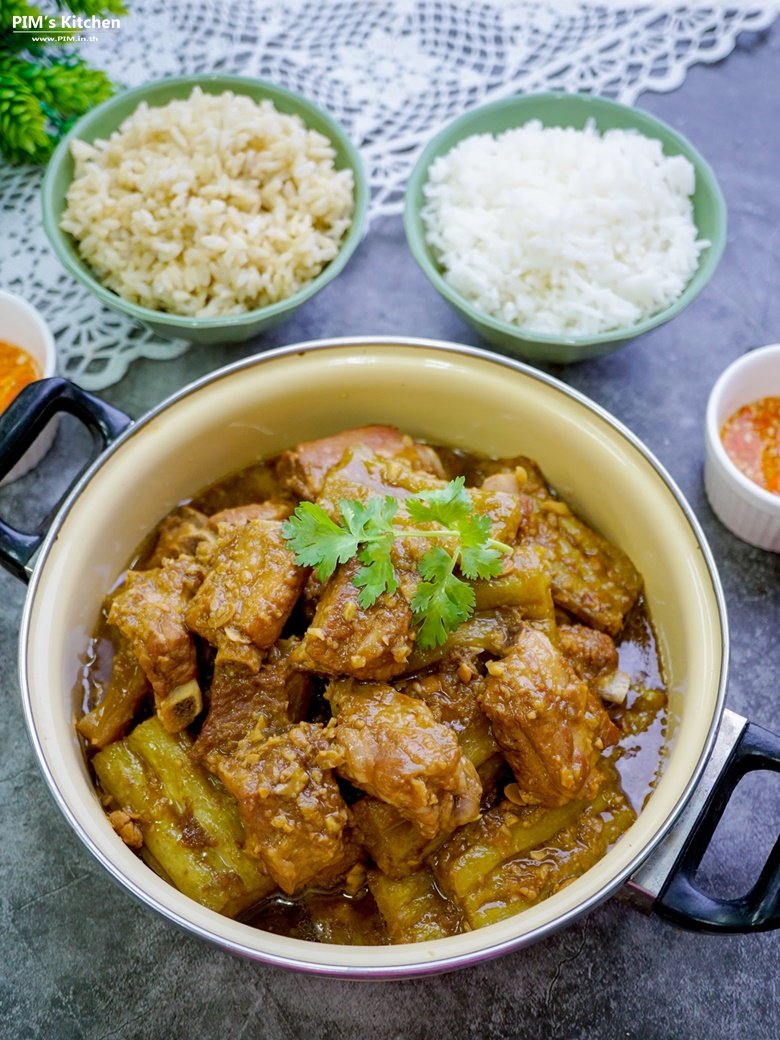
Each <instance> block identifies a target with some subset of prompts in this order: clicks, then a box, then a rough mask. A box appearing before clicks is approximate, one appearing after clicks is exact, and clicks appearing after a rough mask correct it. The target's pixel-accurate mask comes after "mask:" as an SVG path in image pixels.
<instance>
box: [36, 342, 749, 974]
mask: <svg viewBox="0 0 780 1040" xmlns="http://www.w3.org/2000/svg"><path fill="white" fill-rule="evenodd" d="M372 346H374V347H393V346H400V347H411V348H422V349H425V350H433V351H441V352H442V353H446V354H455V355H465V356H468V357H472V358H475V359H478V360H480V361H484V362H490V363H492V364H495V365H499V366H503V367H505V368H509V369H511V370H514V371H517V372H519V373H521V374H523V375H525V376H530V377H532V378H533V379H536V380H538V381H539V382H541V383H544V384H546V385H547V386H549V387H551V388H553V389H555V390H557V391H559V392H561V393H563V394H565V395H566V396H568V397H570V398H572V399H573V400H574V401H576V402H577V403H579V404H580V405H582V406H584V407H585V408H586V409H588V410H589V411H591V412H593V413H594V414H595V415H597V416H598V417H599V418H600V419H602V420H603V421H605V422H606V423H607V424H608V425H610V426H611V427H612V428H613V429H614V430H615V431H616V432H617V433H619V434H620V435H621V436H622V437H624V438H625V439H626V440H627V441H628V442H629V443H630V445H631V446H632V447H633V448H634V449H635V450H636V451H638V452H639V453H640V455H641V456H642V457H643V458H644V459H645V460H646V461H647V462H648V463H649V464H650V465H651V467H652V468H653V469H654V470H655V472H656V473H657V474H658V475H659V476H660V477H661V479H662V480H663V482H664V483H665V484H666V486H667V488H668V489H669V491H670V492H671V493H672V496H673V497H674V499H675V501H676V503H677V505H678V507H679V508H680V510H681V511H682V513H683V515H684V517H685V519H686V520H687V522H688V524H689V525H690V527H691V529H692V531H693V534H694V536H695V539H696V542H697V544H698V548H699V550H700V551H701V553H702V556H703V559H704V562H705V565H706V569H707V573H708V575H709V580H710V581H711V583H712V591H713V593H714V598H715V602H716V605H717V611H718V620H719V622H720V634H721V666H720V674H719V678H718V690H717V696H716V698H715V703H714V708H713V712H712V718H711V720H710V723H709V727H708V732H707V735H706V739H705V740H704V742H703V745H702V750H701V753H700V756H699V759H698V761H697V762H696V764H695V766H694V767H693V768H692V770H691V772H690V775H689V778H688V781H687V783H686V784H685V787H684V789H683V791H682V792H681V794H680V796H679V797H678V799H677V801H676V803H675V805H674V807H673V808H672V810H671V811H670V812H669V813H668V815H667V817H666V819H665V821H664V822H663V824H662V825H661V826H660V827H658V829H657V830H656V831H655V833H654V834H653V836H652V838H651V839H650V840H649V841H647V842H645V844H644V845H643V846H642V847H641V849H640V850H639V851H638V852H637V853H636V855H635V856H633V857H632V859H631V860H630V862H629V863H628V864H626V865H625V866H624V867H623V868H622V869H620V870H619V871H618V873H617V874H616V875H615V876H614V877H612V878H611V879H610V880H609V881H608V882H607V883H606V884H605V885H603V886H602V887H601V888H600V889H599V890H598V891H597V892H595V893H594V894H593V895H591V896H589V897H587V898H586V899H584V900H583V901H582V902H581V903H579V904H578V905H577V906H576V907H574V908H572V909H571V910H569V911H566V912H565V913H563V914H561V915H559V916H558V917H557V918H556V919H555V920H554V921H552V922H547V923H545V924H543V925H540V926H539V927H537V928H535V929H533V930H532V931H529V932H525V933H523V934H521V935H518V936H514V937H510V938H509V939H507V940H504V941H502V942H499V943H496V944H495V945H491V946H489V947H487V948H485V949H481V950H477V951H467V952H463V953H459V954H457V953H456V954H453V955H447V956H443V957H441V958H436V959H435V960H432V961H431V962H426V963H417V962H415V963H413V964H390V965H362V966H360V967H359V968H356V967H355V966H354V965H339V964H333V963H324V962H318V961H316V960H309V959H307V957H306V956H305V955H303V956H302V957H301V958H292V957H287V956H281V955H278V954H276V953H273V952H267V951H258V950H256V949H254V948H252V947H249V946H246V945H244V944H242V943H240V942H237V941H234V940H232V939H228V938H224V937H220V936H217V935H215V934H214V933H213V932H212V931H210V930H209V929H207V928H204V927H201V926H200V925H199V924H196V923H195V922H193V921H190V920H188V919H187V918H186V917H185V916H184V915H183V914H180V913H179V912H177V911H176V910H174V909H173V908H172V907H169V906H166V905H164V904H163V903H161V902H160V901H158V900H157V899H156V898H155V897H154V896H153V895H151V894H149V893H147V892H145V891H144V890H143V889H142V888H141V887H140V886H137V885H136V884H135V883H134V882H133V881H132V880H131V879H130V878H128V877H127V876H126V875H125V874H124V873H123V872H122V871H121V869H120V868H119V867H118V866H117V865H116V864H114V863H113V862H112V861H111V860H110V859H109V858H108V857H107V856H105V855H104V854H103V852H102V851H101V850H100V849H99V848H98V847H97V846H96V845H95V843H94V842H93V840H92V839H91V837H90V836H89V835H88V834H87V833H86V832H85V831H84V829H83V828H82V826H81V824H80V822H79V820H78V819H77V817H76V815H75V813H74V812H73V811H72V810H71V808H70V806H69V804H68V802H67V799H66V798H65V797H64V795H63V794H62V793H61V791H60V790H59V787H58V786H57V783H56V781H55V779H54V777H53V774H52V771H51V769H50V767H49V765H48V763H47V759H46V753H45V750H44V747H43V743H42V741H41V739H40V737H39V734H38V732H37V730H36V726H35V721H34V717H33V709H32V700H31V696H30V688H29V685H28V682H27V668H28V654H27V645H28V636H29V630H30V622H31V614H32V608H33V602H34V600H35V596H36V590H37V588H38V585H39V582H40V577H41V574H42V573H43V570H44V568H45V565H46V559H47V556H48V555H49V552H50V550H51V547H52V545H53V544H54V542H55V541H56V540H57V538H58V536H59V531H60V529H61V527H62V525H63V523H64V521H65V519H66V517H67V515H68V513H69V512H70V510H71V508H72V506H73V504H74V502H75V501H76V500H77V499H78V497H79V496H80V494H81V492H82V490H83V489H84V487H85V486H86V485H87V484H88V483H89V482H90V481H91V480H92V479H93V478H94V477H95V475H96V474H97V472H98V471H99V470H100V469H102V468H103V466H105V465H106V464H107V463H108V462H109V460H110V459H111V457H112V456H113V454H114V453H115V452H116V451H118V450H119V449H120V448H121V446H122V445H123V444H124V443H125V442H126V441H128V440H129V439H130V438H132V437H134V436H135V435H136V434H138V433H139V432H140V431H141V430H142V429H143V428H145V427H146V426H147V425H148V424H150V423H151V422H152V421H153V420H154V419H156V418H157V417H158V416H159V415H161V414H162V413H163V412H165V411H166V410H167V409H168V408H169V407H171V406H172V405H174V404H175V403H176V402H178V401H180V400H182V399H184V398H185V397H188V396H189V395H191V394H193V393H196V392H197V391H199V390H201V389H202V388H203V387H205V386H207V385H208V384H211V383H216V382H218V381H219V380H221V379H223V378H227V377H229V376H232V375H233V374H234V373H235V372H237V371H240V370H242V369H245V368H250V367H255V366H257V365H263V364H265V363H267V362H273V361H274V360H276V359H278V358H282V357H289V356H293V355H296V354H298V355H304V354H307V353H311V352H315V351H317V352H319V351H327V350H343V349H344V348H349V347H354V348H367V347H372ZM31 566H32V572H31V574H30V581H29V587H28V591H27V595H26V598H25V602H24V607H23V611H22V617H21V627H20V634H19V664H18V675H19V684H20V690H21V695H22V704H23V710H24V718H25V724H26V727H27V732H28V735H29V739H30V742H31V744H32V747H33V750H34V752H35V755H36V758H37V760H38V766H39V768H40V770H41V773H42V774H43V777H44V780H45V782H46V785H47V787H48V789H49V792H50V793H51V795H52V797H53V798H54V801H55V803H56V804H57V806H58V807H59V809H60V811H61V812H62V814H63V815H64V816H65V818H66V820H67V821H68V823H69V824H70V826H71V827H72V829H73V830H74V831H75V833H76V834H77V835H78V837H79V839H80V840H81V841H82V843H83V844H84V845H85V846H86V847H87V848H88V849H89V851H90V852H91V854H92V855H93V856H94V857H95V858H96V859H97V861H98V862H99V863H100V864H101V865H102V866H103V867H104V869H105V870H107V872H108V873H109V874H110V875H111V877H112V878H113V879H114V880H115V881H116V882H118V883H119V885H120V886H121V887H122V888H123V889H125V891H127V892H129V893H130V894H131V895H132V896H133V897H134V898H135V899H136V900H138V901H139V902H141V903H143V904H144V905H146V906H148V907H150V908H151V909H153V910H155V911H156V912H157V913H158V914H160V915H161V916H162V917H164V918H165V919H166V920H168V921H170V922H171V923H172V924H174V925H176V926H178V927H179V928H181V929H182V930H184V931H186V932H188V933H190V934H194V935H196V936H197V937H199V938H200V939H202V940H204V941H206V942H208V943H209V944H211V945H217V946H219V947H220V948H222V949H225V950H227V951H229V952H232V953H235V954H238V955H240V956H243V957H246V958H249V959H252V960H256V961H260V962H263V963H268V964H273V965H275V966H277V967H283V968H287V969H292V970H295V971H301V972H305V973H308V974H316V975H324V976H331V977H342V978H352V979H374V980H378V979H401V978H411V977H415V976H422V975H429V974H438V973H441V972H446V971H451V970H453V969H455V968H460V967H465V966H467V965H473V964H478V963H481V962H483V961H486V960H490V959H492V958H494V957H498V956H501V955H503V954H505V953H508V952H510V951H511V950H514V949H519V948H521V947H524V946H528V945H531V944H532V943H534V942H537V941H538V940H539V939H541V938H542V937H544V936H545V935H548V934H551V933H552V932H554V931H557V930H558V929H561V928H564V927H566V926H568V925H570V924H572V923H573V922H574V921H575V920H577V919H579V918H580V917H582V916H583V915H585V914H587V913H589V912H590V911H591V910H593V909H594V908H595V907H596V906H598V905H599V904H600V903H602V902H603V901H605V900H606V899H607V898H609V897H610V896H611V895H613V894H614V893H615V892H616V891H617V890H618V889H619V888H621V887H622V885H624V884H625V882H626V881H627V880H628V879H629V878H630V877H631V875H632V874H633V873H634V872H635V871H636V870H637V869H638V867H639V866H640V865H641V864H642V863H644V862H645V861H646V860H647V859H648V858H649V857H650V856H651V855H652V853H653V852H654V851H655V850H656V849H657V848H658V846H659V845H660V844H661V842H662V841H663V840H664V838H665V837H666V836H667V834H668V833H669V831H670V830H671V829H672V827H673V826H674V824H675V822H676V821H677V819H678V818H679V816H680V814H681V812H682V811H683V809H684V808H685V806H686V804H687V803H688V801H689V799H690V797H691V795H692V793H693V791H694V789H695V788H696V786H697V785H698V783H699V780H700V779H701V775H702V773H703V771H704V768H705V766H706V764H707V761H708V759H709V757H710V753H711V751H712V748H713V746H714V743H715V739H716V736H717V732H718V727H719V724H720V720H721V717H722V715H723V709H724V704H725V695H726V686H727V679H728V670H729V632H728V618H727V612H726V603H725V597H724V593H723V589H722V585H721V582H720V578H719V575H718V572H717V568H716V566H715V561H714V558H713V555H712V552H711V550H710V547H709V545H708V543H707V539H706V537H705V535H704V532H703V530H702V528H701V525H700V524H699V521H698V519H697V518H696V516H695V514H694V512H693V509H692V508H691V506H690V505H689V504H688V502H687V500H686V499H685V497H684V495H683V494H682V492H681V491H680V489H679V488H678V487H677V484H676V483H675V481H674V480H673V478H672V477H671V476H670V474H669V473H668V472H667V471H666V469H665V468H664V467H663V465H662V464H661V463H660V462H659V461H658V460H657V459H656V458H655V456H654V455H653V454H652V453H651V452H650V450H649V449H648V448H647V447H646V446H645V445H644V444H643V442H642V441H641V440H640V439H639V438H638V437H637V436H636V435H635V434H634V433H632V432H631V430H629V429H628V427H626V426H625V425H624V424H623V423H622V422H621V421H620V420H619V419H617V418H615V417H614V416H613V415H611V413H609V412H608V411H607V410H606V409H604V408H603V407H602V406H601V405H599V404H597V403H596V402H595V401H592V400H591V399H590V398H588V397H587V396H586V395H585V394H583V393H581V392H580V391H578V390H576V389H574V388H572V387H570V386H568V385H567V384H565V383H564V382H562V381H561V380H559V379H556V378H555V377H554V376H551V375H548V374H547V373H545V372H542V371H539V370H538V369H536V368H534V367H533V366H531V365H528V364H525V363H523V362H521V361H517V360H515V359H513V358H508V357H504V356H502V355H496V354H494V353H492V352H491V351H489V350H485V349H483V348H481V347H472V346H467V345H465V344H460V343H452V342H448V341H446V340H437V339H429V338H418V337H403V336H389V335H381V336H366V335H361V336H347V337H333V338H327V339H316V340H309V341H304V342H301V343H295V344H290V345H287V346H283V347H277V348H274V349H272V350H269V351H267V352H264V353H261V354H256V355H252V356H251V357H248V358H242V359H240V360H238V361H235V362H232V363H231V364H229V365H226V366H224V367H222V368H219V369H217V370H215V371H213V372H210V373H207V374H206V375H204V376H201V377H200V378H198V379H197V380H195V381H194V382H192V383H189V384H187V385H186V386H184V387H182V388H181V389H179V390H177V391H176V392H175V393H174V394H172V395H170V396H169V397H167V398H166V399H165V400H164V401H162V402H160V404H158V405H156V406H155V407H154V408H153V409H152V410H151V411H149V412H147V413H145V414H144V415H143V416H142V417H141V418H140V419H138V420H137V421H134V422H132V423H131V424H130V425H129V426H128V428H127V429H126V430H125V431H124V432H123V433H122V434H120V435H119V437H118V438H117V439H116V440H115V441H114V442H113V443H112V444H111V445H110V446H109V447H108V448H107V449H106V450H105V451H103V452H101V454H100V455H98V457H97V458H96V459H95V460H94V461H93V462H92V463H91V464H90V465H89V466H88V467H87V469H86V470H85V471H84V473H83V474H82V475H81V476H80V477H79V478H78V480H77V481H76V482H75V484H74V486H73V487H72V488H71V490H70V492H69V493H68V494H67V496H66V497H65V499H64V501H63V502H62V503H61V504H60V506H59V507H58V509H57V512H56V515H55V517H54V519H53V520H52V522H51V526H50V528H49V530H48V532H47V534H46V536H45V538H44V539H43V542H42V544H41V547H40V549H39V551H38V553H37V554H36V557H35V559H34V561H33V562H32V564H31ZM293 941H295V942H299V943H301V944H303V943H305V945H306V946H307V947H311V946H315V947H316V945H317V944H315V943H311V942H309V941H305V940H293ZM434 941H435V942H442V943H447V942H448V941H450V940H447V939H441V940H434ZM302 949H303V946H302Z"/></svg>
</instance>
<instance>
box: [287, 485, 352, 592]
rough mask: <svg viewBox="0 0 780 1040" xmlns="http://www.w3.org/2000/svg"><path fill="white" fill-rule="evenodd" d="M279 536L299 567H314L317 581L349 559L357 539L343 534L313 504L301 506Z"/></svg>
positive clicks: (349, 533)
mask: <svg viewBox="0 0 780 1040" xmlns="http://www.w3.org/2000/svg"><path fill="white" fill-rule="evenodd" d="M282 535H283V536H284V538H285V541H286V542H287V544H288V546H289V547H290V549H292V551H293V552H294V553H295V562H296V563H297V564H298V566H299V567H313V568H314V570H315V573H316V575H317V577H318V578H319V579H320V581H325V580H326V579H327V578H329V577H330V576H331V574H333V572H334V571H335V569H336V567H337V565H338V564H339V563H346V561H347V560H350V559H352V557H353V556H354V555H355V553H356V552H357V550H358V545H359V544H360V543H359V539H358V538H357V536H356V535H354V534H352V533H351V532H350V531H345V530H344V529H343V528H342V527H340V526H339V525H338V524H337V523H334V521H333V520H331V518H330V517H329V516H328V514H327V513H326V512H325V510H324V509H323V508H322V506H318V505H317V504H316V503H315V502H301V504H300V505H299V506H298V508H297V509H296V510H295V512H294V513H293V515H292V516H291V517H289V518H288V519H287V520H285V522H284V523H283V524H282Z"/></svg>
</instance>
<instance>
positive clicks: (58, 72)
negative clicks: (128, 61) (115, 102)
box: [0, 0, 126, 163]
mask: <svg viewBox="0 0 780 1040" xmlns="http://www.w3.org/2000/svg"><path fill="white" fill-rule="evenodd" d="M55 3H56V8H57V9H59V10H60V11H62V10H64V9H65V8H67V10H69V11H70V12H72V13H73V14H80V15H85V16H86V17H92V16H98V17H108V16H111V15H114V16H116V15H120V14H125V13H126V8H125V6H124V4H123V3H122V2H121V0H64V2H63V0H55ZM41 15H44V16H46V17H48V15H47V12H46V11H44V10H42V9H41V8H39V7H36V6H35V5H34V4H30V3H27V2H26V0H0V153H2V156H3V158H4V159H6V160H7V161H9V162H13V163H44V162H46V161H47V159H48V158H49V156H50V155H51V153H52V151H53V150H54V147H55V145H56V144H57V142H58V141H59V139H60V137H62V135H63V134H64V133H65V132H66V131H67V130H68V128H69V127H70V126H71V124H72V123H73V122H74V120H76V119H77V118H78V117H79V116H81V115H83V114H84V113H85V112H88V111H89V109H90V108H93V107H94V106H95V105H97V104H98V103H99V102H101V101H105V99H106V98H108V97H110V96H111V94H113V92H114V86H113V84H112V83H111V81H110V80H109V78H108V76H107V75H106V74H105V72H102V71H101V70H100V69H95V68H92V67H91V66H90V65H88V64H87V62H85V61H84V60H83V59H82V58H80V57H79V56H78V54H77V53H76V50H75V48H74V47H73V46H69V45H68V44H67V43H64V44H51V43H45V42H42V41H36V40H35V39H33V37H32V34H30V33H18V32H17V33H15V32H13V26H14V24H20V23H14V17H15V16H17V17H24V16H27V17H29V18H38V17H40V16H41ZM28 24H29V23H28ZM78 31H79V30H68V29H65V30H62V29H57V30H56V35H57V36H58V37H62V36H71V37H72V36H74V35H75V34H76V33H77V32H78ZM41 35H42V36H45V35H47V33H46V30H42V32H41Z"/></svg>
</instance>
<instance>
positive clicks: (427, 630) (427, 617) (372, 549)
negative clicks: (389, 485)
mask: <svg viewBox="0 0 780 1040" xmlns="http://www.w3.org/2000/svg"><path fill="white" fill-rule="evenodd" d="M404 504H405V506H406V510H407V513H408V515H409V517H410V519H411V520H412V521H413V523H416V524H420V525H423V524H424V525H426V526H425V527H403V526H397V525H396V524H394V523H393V521H394V519H395V516H396V513H397V512H398V507H399V502H398V500H397V499H395V498H393V497H392V495H376V496H373V497H370V498H369V499H368V500H367V501H366V502H360V501H357V500H355V499H342V500H341V501H340V502H339V507H338V509H339V519H340V520H341V523H338V522H336V521H334V520H332V519H331V518H330V517H329V516H328V514H327V513H326V512H325V510H324V509H322V507H321V506H318V505H316V504H314V503H311V502H302V503H301V504H300V505H299V506H298V508H297V509H296V510H295V512H294V513H293V515H292V516H291V517H290V518H289V519H288V520H286V521H285V523H284V524H283V525H282V533H283V535H284V537H285V539H286V541H287V544H288V545H289V546H290V548H291V549H292V550H293V551H294V552H295V554H296V555H295V562H296V563H297V564H299V565H300V566H302V567H314V568H315V573H316V574H317V577H318V578H320V579H321V580H322V581H324V580H326V579H327V578H329V577H330V576H331V574H333V572H334V571H335V569H336V567H337V566H338V564H340V563H346V562H347V561H348V560H351V559H353V558H354V557H357V558H358V559H359V561H360V563H361V564H362V566H361V567H359V568H358V569H357V571H356V573H355V575H354V576H353V578H352V582H353V584H354V585H355V586H356V588H358V589H359V590H360V592H359V595H358V597H357V602H358V604H359V605H360V606H361V607H362V608H363V609H366V608H367V607H370V606H372V604H374V603H376V601H377V600H378V599H379V597H380V596H381V595H382V594H383V593H385V592H387V593H389V594H390V595H392V594H393V593H394V592H395V591H396V590H397V589H398V587H399V582H398V577H397V575H396V573H395V569H394V567H393V561H392V548H393V544H394V542H395V540H396V539H397V538H430V539H433V540H435V543H436V544H434V545H433V547H432V548H431V549H430V550H429V551H428V552H427V553H426V554H425V555H424V556H423V557H422V559H421V560H420V562H419V564H418V571H419V574H420V577H421V579H422V581H420V582H419V584H418V586H417V589H416V590H415V593H414V596H413V597H412V602H411V608H412V615H413V620H414V622H415V624H417V625H419V630H418V635H417V639H418V642H419V645H420V646H421V647H423V648H424V649H428V648H431V647H434V646H437V645H440V644H441V643H443V642H444V641H445V639H446V638H447V634H448V633H449V632H453V631H454V630H455V629H456V628H457V627H458V626H459V625H461V624H462V623H463V622H464V621H466V620H467V619H468V618H469V617H470V616H471V614H472V613H473V611H474V606H475V602H476V597H475V595H474V590H473V588H472V587H471V585H469V584H468V582H469V581H474V580H476V579H477V578H482V579H488V578H493V577H496V576H497V575H498V574H500V573H501V570H502V563H501V560H502V556H503V555H504V554H505V553H507V552H510V551H511V547H510V546H508V545H503V544H502V543H501V542H498V541H496V540H494V539H493V538H492V537H491V531H492V523H491V519H490V517H489V516H484V515H481V514H479V513H476V512H475V511H474V503H473V502H472V499H471V495H470V494H469V492H468V491H467V490H466V488H465V481H464V478H463V477H458V478H457V479H456V480H453V481H451V482H450V483H449V484H448V485H447V486H446V487H444V488H436V489H434V490H431V491H424V492H421V493H420V494H418V495H412V496H411V497H410V498H407V499H406V500H405V503H404ZM431 525H434V526H431ZM443 540H446V545H447V548H445V547H444V545H442V544H441V542H442V541H443ZM461 575H462V577H461ZM464 578H465V579H467V580H465V581H464Z"/></svg>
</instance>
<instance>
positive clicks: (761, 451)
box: [720, 397, 780, 495]
mask: <svg viewBox="0 0 780 1040" xmlns="http://www.w3.org/2000/svg"><path fill="white" fill-rule="evenodd" d="M720 436H721V440H722V441H723V447H724V448H725V449H726V454H727V455H728V457H729V458H730V459H731V461H732V462H733V463H734V465H735V466H736V467H737V469H738V470H739V471H740V473H743V474H744V475H745V476H746V477H747V478H748V479H749V480H752V481H753V483H754V484H758V486H759V487H761V488H764V490H765V491H769V492H771V494H773V495H780V397H762V398H760V399H759V400H757V401H752V402H751V403H750V404H746V405H743V407H742V408H739V409H738V410H737V411H736V412H734V414H733V415H732V416H730V417H729V418H728V419H727V420H726V422H725V423H724V425H723V429H722V430H721V434H720Z"/></svg>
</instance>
